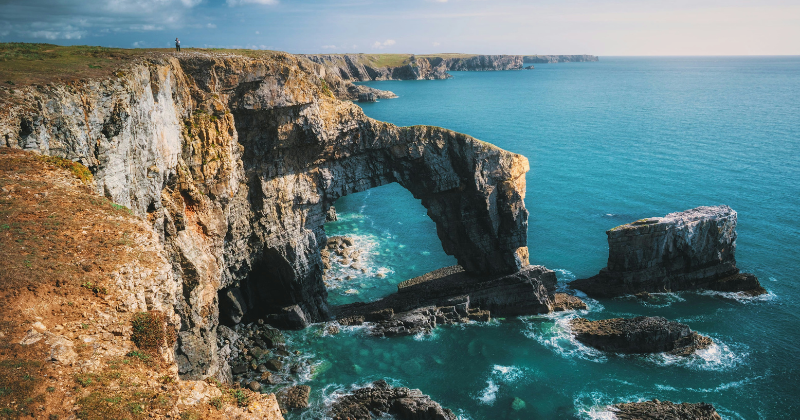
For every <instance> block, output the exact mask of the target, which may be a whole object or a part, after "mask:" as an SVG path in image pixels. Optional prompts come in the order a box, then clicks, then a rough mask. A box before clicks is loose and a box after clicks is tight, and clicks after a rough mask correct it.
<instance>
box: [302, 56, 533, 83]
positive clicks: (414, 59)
mask: <svg viewBox="0 0 800 420" xmlns="http://www.w3.org/2000/svg"><path fill="white" fill-rule="evenodd" d="M396 56H397V58H398V60H397V61H398V64H394V65H385V64H383V63H382V62H381V61H378V59H377V58H376V56H373V55H369V54H309V55H304V56H303V57H305V58H307V59H309V60H311V61H313V62H314V63H317V64H321V65H322V66H324V67H325V68H326V69H327V71H328V72H329V73H333V74H336V75H338V76H339V77H341V78H342V79H343V80H345V81H362V82H363V81H370V80H437V79H447V78H450V77H452V76H451V75H450V74H448V73H447V72H448V71H492V70H519V69H521V68H522V56H519V55H470V54H442V55H424V56H415V55H412V54H409V55H404V54H396ZM400 62H402V64H400Z"/></svg>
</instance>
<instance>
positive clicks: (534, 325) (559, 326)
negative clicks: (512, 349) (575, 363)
mask: <svg viewBox="0 0 800 420" xmlns="http://www.w3.org/2000/svg"><path fill="white" fill-rule="evenodd" d="M577 317H578V315H577V314H575V313H570V312H556V313H552V314H547V315H544V316H536V317H529V318H525V319H523V320H524V322H525V323H526V324H527V325H526V326H527V328H526V331H525V332H524V334H525V336H526V337H528V338H531V339H534V340H536V341H537V342H538V343H539V344H541V345H543V346H545V347H548V348H550V349H551V350H553V352H555V353H556V354H557V355H559V356H561V357H563V358H565V359H573V358H579V359H584V360H588V361H591V362H597V363H603V362H605V361H606V360H608V358H607V357H606V355H605V354H604V353H603V352H602V351H600V350H597V349H594V348H591V347H588V346H586V345H584V344H583V343H581V342H580V341H578V340H576V339H575V336H574V335H573V334H572V331H571V329H570V326H569V322H570V320H572V319H573V318H577Z"/></svg>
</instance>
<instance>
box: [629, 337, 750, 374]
mask: <svg viewBox="0 0 800 420" xmlns="http://www.w3.org/2000/svg"><path fill="white" fill-rule="evenodd" d="M747 356H748V353H747V352H746V351H733V350H731V348H730V347H729V346H728V345H727V344H725V343H723V342H721V341H719V340H717V339H714V343H713V344H712V345H711V346H709V347H708V348H705V349H702V350H698V351H696V352H695V353H694V354H692V355H689V356H673V355H670V354H667V353H658V354H652V355H648V356H645V357H644V359H645V360H648V361H651V362H653V363H655V364H657V365H659V366H682V367H685V368H688V369H692V370H713V371H723V370H730V369H733V368H735V367H737V366H739V365H741V364H742V363H744V361H745V359H746V358H747Z"/></svg>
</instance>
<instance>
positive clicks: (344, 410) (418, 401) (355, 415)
mask: <svg viewBox="0 0 800 420" xmlns="http://www.w3.org/2000/svg"><path fill="white" fill-rule="evenodd" d="M330 414H331V416H332V417H333V418H334V420H370V419H372V418H383V417H382V416H384V415H386V414H391V415H394V416H395V418H397V419H399V420H455V419H456V415H455V414H453V412H452V411H451V410H449V409H446V408H442V406H441V405H439V403H437V402H436V401H433V400H431V398H430V397H429V396H427V395H425V394H423V393H422V391H420V390H418V389H408V388H394V387H392V386H390V385H389V384H387V383H386V381H383V380H380V381H376V382H375V383H373V384H372V386H370V387H365V388H359V389H357V390H355V391H353V392H352V393H351V394H349V395H345V396H343V397H342V398H340V399H339V400H338V401H336V402H335V403H334V404H333V407H331V413H330Z"/></svg>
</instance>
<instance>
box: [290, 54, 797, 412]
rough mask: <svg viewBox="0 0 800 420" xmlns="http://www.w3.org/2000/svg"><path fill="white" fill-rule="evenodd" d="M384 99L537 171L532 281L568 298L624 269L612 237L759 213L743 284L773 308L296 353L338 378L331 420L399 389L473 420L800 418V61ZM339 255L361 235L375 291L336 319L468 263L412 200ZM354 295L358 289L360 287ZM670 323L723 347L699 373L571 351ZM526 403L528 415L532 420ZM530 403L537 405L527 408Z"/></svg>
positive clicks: (355, 281) (611, 312)
mask: <svg viewBox="0 0 800 420" xmlns="http://www.w3.org/2000/svg"><path fill="white" fill-rule="evenodd" d="M453 75H454V77H453V78H452V79H449V80H437V81H398V82H394V81H392V82H371V83H367V85H369V86H372V87H375V88H379V89H386V90H391V91H393V92H395V93H396V94H397V95H398V96H399V98H397V99H391V100H382V101H380V102H378V103H374V104H363V105H362V106H363V109H364V111H365V112H366V113H367V115H369V116H370V117H373V118H376V119H379V120H384V121H389V122H392V123H395V124H398V125H415V124H427V125H437V126H442V127H447V128H450V129H453V130H456V131H461V132H464V133H468V134H470V135H473V136H475V137H477V138H479V139H481V140H485V141H488V142H491V143H494V144H496V145H497V146H500V147H502V148H504V149H507V150H510V151H513V152H516V153H520V154H523V155H525V156H526V157H528V159H529V160H530V163H531V171H530V172H529V173H528V175H527V184H528V189H527V197H526V200H525V203H526V206H527V208H528V210H529V211H530V219H529V230H528V246H529V249H530V255H531V258H530V259H531V263H533V264H541V265H545V266H547V267H549V268H551V269H554V270H556V271H557V273H558V276H559V278H560V280H561V282H562V283H566V282H567V281H569V280H571V279H574V278H576V277H577V278H582V277H586V276H590V275H593V274H595V273H597V272H598V271H599V270H600V268H602V267H603V266H605V263H606V258H607V245H606V244H607V243H606V235H605V231H606V230H607V229H610V228H612V227H614V226H617V225H620V224H623V223H627V222H630V221H633V220H636V219H639V218H643V217H648V216H663V215H665V214H667V213H670V212H674V211H682V210H686V209H689V208H693V207H696V206H700V205H717V204H727V205H730V206H731V207H732V208H733V209H735V210H736V211H737V212H738V213H739V225H738V235H739V239H738V246H737V260H738V265H739V267H740V268H741V269H742V270H743V271H748V272H752V273H755V274H756V275H757V276H758V277H759V279H760V280H761V282H762V285H763V286H764V287H765V288H766V289H767V290H768V291H769V294H768V295H766V296H762V297H759V298H753V299H743V298H736V297H735V296H732V295H725V294H720V293H677V294H661V295H657V299H656V300H655V301H651V302H647V303H643V302H639V301H637V300H635V299H632V298H619V299H607V300H599V301H597V300H591V299H587V301H588V303H589V305H590V309H589V310H588V311H581V312H582V313H580V314H561V315H548V316H532V317H523V318H518V319H498V320H493V321H492V322H489V323H475V324H468V325H461V326H451V327H443V328H439V329H437V330H436V331H435V332H434V333H433V334H431V335H427V336H417V337H404V338H391V339H386V338H373V337H369V336H366V335H365V334H364V332H363V330H361V329H360V328H344V329H343V331H342V332H341V333H340V334H338V335H327V334H325V333H323V330H324V325H316V326H313V327H311V328H309V329H307V330H305V331H301V332H295V333H290V340H291V341H292V343H293V344H294V345H297V346H300V347H302V348H304V349H305V350H306V351H308V352H311V353H313V354H314V355H315V356H316V358H317V360H318V361H319V362H318V363H319V365H318V366H317V369H316V372H317V373H316V375H315V376H313V377H312V378H309V379H308V382H307V384H308V385H311V387H312V408H310V409H309V410H306V411H305V412H303V413H295V414H291V415H289V418H290V419H296V418H303V419H316V418H322V417H323V416H324V412H325V411H326V406H325V404H326V403H330V401H331V399H333V398H335V396H336V393H337V392H343V391H347V390H349V389H351V388H352V387H353V386H358V385H363V384H365V383H368V382H370V381H373V380H376V379H380V378H386V379H387V380H388V381H389V382H391V383H393V384H395V385H403V386H408V387H412V388H419V389H421V390H422V391H423V392H424V393H426V394H429V395H431V397H432V398H434V399H435V400H436V401H438V402H440V403H441V404H442V405H443V406H445V407H448V408H451V409H453V410H454V411H455V412H456V413H458V414H459V416H461V418H463V419H473V420H478V419H569V418H582V419H588V418H611V417H610V414H609V413H607V412H605V410H604V406H605V405H607V404H613V403H619V402H625V401H638V400H645V399H652V398H658V399H661V400H669V401H675V402H700V401H704V402H708V403H712V404H714V406H715V407H716V408H717V410H718V411H719V413H720V414H721V415H722V416H723V418H727V419H793V418H800V403H799V402H798V401H800V400H798V396H800V287H798V279H800V276H798V269H800V256H799V255H800V57H661V58H622V57H601V61H600V62H596V63H564V64H536V69H535V70H533V71H504V72H454V73H453ZM336 207H337V209H338V211H339V217H340V218H339V221H337V222H333V223H329V224H327V225H326V231H327V233H328V234H329V235H331V236H332V235H351V236H354V237H355V238H356V244H357V246H358V247H360V248H361V249H363V250H364V252H365V254H364V255H366V259H365V262H364V268H365V269H366V271H367V272H366V273H362V272H361V271H355V270H349V269H342V268H337V269H335V270H333V271H332V272H331V273H330V274H331V277H332V278H335V277H338V278H340V279H341V280H338V281H337V280H332V281H331V289H330V302H331V303H332V304H341V303H347V302H353V301H357V300H372V299H377V298H379V297H381V296H384V295H386V294H389V293H391V292H393V291H394V290H396V287H395V285H396V284H397V283H398V282H400V281H402V280H405V279H408V278H410V277H414V276H417V275H421V274H423V273H425V272H428V271H431V270H434V269H436V268H439V267H443V266H447V265H452V264H454V263H455V260H454V259H453V258H452V257H449V256H447V255H445V254H444V253H443V251H442V249H441V245H440V244H439V241H438V238H437V237H436V231H435V227H434V225H433V222H431V221H430V219H428V217H427V216H426V214H425V209H424V208H423V207H422V206H421V204H420V203H419V201H417V200H415V199H414V198H413V197H412V196H411V195H410V194H409V193H408V192H407V191H405V190H404V189H402V188H401V187H399V186H398V185H396V184H393V185H388V186H384V187H381V188H377V189H373V190H370V191H366V192H363V193H359V194H354V195H351V196H347V197H343V198H341V199H340V200H339V201H338V202H337V203H336ZM348 275H349V276H353V277H354V278H352V279H350V280H346V276H348ZM578 315H580V316H584V317H588V318H592V319H603V318H611V317H618V316H624V317H630V316H635V315H659V316H664V317H667V318H669V319H673V320H678V321H680V322H684V323H686V324H688V325H689V326H690V327H692V328H693V329H694V330H696V331H698V332H700V333H702V334H704V335H708V336H710V337H712V338H713V339H714V341H715V343H716V344H715V345H714V346H712V348H710V349H708V350H705V351H701V352H699V353H698V354H696V355H695V356H692V357H690V358H687V359H679V358H674V357H670V356H666V355H653V356H620V355H616V354H608V353H603V352H599V351H595V350H592V349H589V348H587V347H584V346H582V345H580V344H578V343H576V342H575V341H574V340H573V339H571V337H570V335H569V334H568V333H567V330H566V329H565V325H566V323H567V322H568V320H569V319H570V318H571V317H574V316H578ZM515 399H517V400H516V403H514V404H513V406H514V407H515V408H516V409H513V408H512V403H513V402H514V401H515ZM520 401H522V403H521V402H520Z"/></svg>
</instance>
